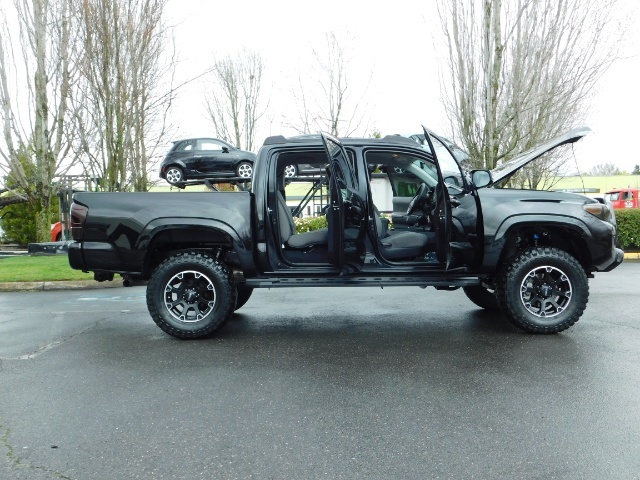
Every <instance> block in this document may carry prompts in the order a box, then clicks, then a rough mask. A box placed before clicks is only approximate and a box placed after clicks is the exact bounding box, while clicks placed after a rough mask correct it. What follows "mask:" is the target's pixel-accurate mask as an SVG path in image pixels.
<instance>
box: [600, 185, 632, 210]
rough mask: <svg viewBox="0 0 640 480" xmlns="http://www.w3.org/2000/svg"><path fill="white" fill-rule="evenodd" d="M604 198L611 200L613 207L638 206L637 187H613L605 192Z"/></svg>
mask: <svg viewBox="0 0 640 480" xmlns="http://www.w3.org/2000/svg"><path fill="white" fill-rule="evenodd" d="M605 198H606V199H607V200H609V201H610V202H611V205H613V208H614V209H621V208H638V207H639V206H640V205H639V204H638V189H637V188H614V189H613V190H609V191H608V192H607V193H605Z"/></svg>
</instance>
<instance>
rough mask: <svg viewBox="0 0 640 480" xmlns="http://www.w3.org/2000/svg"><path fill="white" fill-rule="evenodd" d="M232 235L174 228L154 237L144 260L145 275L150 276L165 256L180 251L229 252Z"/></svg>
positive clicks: (211, 230)
mask: <svg viewBox="0 0 640 480" xmlns="http://www.w3.org/2000/svg"><path fill="white" fill-rule="evenodd" d="M232 245H233V242H232V240H231V237H230V236H229V235H228V234H227V233H225V232H222V231H220V230H216V229H212V228H211V229H206V228H189V229H185V228H182V229H180V228H173V229H170V230H164V231H162V232H160V233H158V234H157V235H155V236H154V237H153V239H152V240H151V242H150V244H149V247H148V248H147V255H146V258H145V262H144V268H143V275H144V276H145V277H148V276H149V275H151V272H153V270H154V269H155V268H156V266H158V265H159V264H160V263H161V262H162V261H163V260H164V259H165V258H167V257H170V256H171V255H174V254H175V253H177V252H179V251H185V250H189V251H193V250H201V251H207V252H217V251H222V252H223V253H224V252H227V251H230V250H232V249H233V246H232Z"/></svg>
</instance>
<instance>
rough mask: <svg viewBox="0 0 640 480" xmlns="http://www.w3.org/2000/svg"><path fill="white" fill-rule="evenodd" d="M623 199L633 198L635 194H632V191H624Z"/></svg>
mask: <svg viewBox="0 0 640 480" xmlns="http://www.w3.org/2000/svg"><path fill="white" fill-rule="evenodd" d="M622 199H623V200H633V195H632V194H631V192H624V194H623V197H622Z"/></svg>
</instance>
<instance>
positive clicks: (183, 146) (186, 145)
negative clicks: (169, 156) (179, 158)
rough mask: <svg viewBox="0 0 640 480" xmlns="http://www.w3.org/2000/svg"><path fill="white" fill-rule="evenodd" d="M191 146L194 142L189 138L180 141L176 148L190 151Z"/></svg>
mask: <svg viewBox="0 0 640 480" xmlns="http://www.w3.org/2000/svg"><path fill="white" fill-rule="evenodd" d="M193 147H194V142H193V141H191V140H188V141H186V142H182V143H181V144H180V145H178V147H177V148H176V150H178V151H180V152H190V151H191V150H193Z"/></svg>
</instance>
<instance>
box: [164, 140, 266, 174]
mask: <svg viewBox="0 0 640 480" xmlns="http://www.w3.org/2000/svg"><path fill="white" fill-rule="evenodd" d="M255 159H256V155H255V153H252V152H247V151H245V150H241V149H239V148H236V147H234V146H233V145H231V144H229V143H227V142H225V141H223V140H220V139H218V138H190V139H186V140H178V141H176V142H173V147H171V150H169V153H167V156H166V157H165V158H164V160H163V161H162V163H161V164H160V177H161V178H164V179H165V180H166V181H167V182H169V183H171V184H179V183H182V182H185V181H187V180H192V179H197V178H208V177H240V178H251V176H252V175H253V163H254V161H255Z"/></svg>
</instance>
